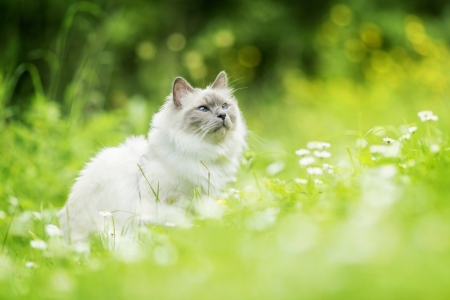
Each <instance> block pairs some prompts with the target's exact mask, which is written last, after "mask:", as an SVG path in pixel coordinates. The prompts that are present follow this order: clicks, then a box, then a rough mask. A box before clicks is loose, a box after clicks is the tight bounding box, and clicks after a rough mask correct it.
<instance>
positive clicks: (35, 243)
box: [30, 240, 47, 250]
mask: <svg viewBox="0 0 450 300" xmlns="http://www.w3.org/2000/svg"><path fill="white" fill-rule="evenodd" d="M30 246H31V247H32V248H34V249H39V250H45V249H47V243H46V242H44V241H42V240H32V241H31V242H30Z"/></svg>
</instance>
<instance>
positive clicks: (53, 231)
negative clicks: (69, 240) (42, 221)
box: [45, 224, 61, 236]
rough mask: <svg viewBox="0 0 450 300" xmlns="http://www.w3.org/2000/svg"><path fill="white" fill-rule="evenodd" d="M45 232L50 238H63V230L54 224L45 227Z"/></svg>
mask: <svg viewBox="0 0 450 300" xmlns="http://www.w3.org/2000/svg"><path fill="white" fill-rule="evenodd" d="M45 232H46V233H47V234H48V235H49V236H61V229H59V228H58V227H57V226H56V225H53V224H49V225H45Z"/></svg>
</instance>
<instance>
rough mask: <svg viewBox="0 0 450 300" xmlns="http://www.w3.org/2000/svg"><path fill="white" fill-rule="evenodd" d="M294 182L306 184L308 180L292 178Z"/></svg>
mask: <svg viewBox="0 0 450 300" xmlns="http://www.w3.org/2000/svg"><path fill="white" fill-rule="evenodd" d="M294 181H295V183H298V184H308V180H307V179H303V178H294Z"/></svg>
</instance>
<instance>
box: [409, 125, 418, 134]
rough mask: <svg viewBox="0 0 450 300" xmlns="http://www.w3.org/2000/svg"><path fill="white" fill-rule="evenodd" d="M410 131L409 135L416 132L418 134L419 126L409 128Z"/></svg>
mask: <svg viewBox="0 0 450 300" xmlns="http://www.w3.org/2000/svg"><path fill="white" fill-rule="evenodd" d="M408 131H409V133H414V132H416V131H417V126H411V127H408Z"/></svg>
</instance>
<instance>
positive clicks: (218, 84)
mask: <svg viewBox="0 0 450 300" xmlns="http://www.w3.org/2000/svg"><path fill="white" fill-rule="evenodd" d="M227 86H228V78H227V74H226V73H225V71H222V72H220V73H219V75H217V77H216V80H214V83H213V84H211V87H212V88H213V89H224V88H226V87H227Z"/></svg>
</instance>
